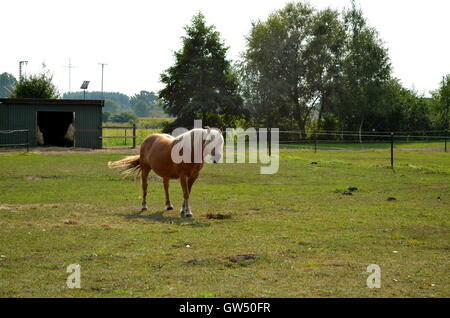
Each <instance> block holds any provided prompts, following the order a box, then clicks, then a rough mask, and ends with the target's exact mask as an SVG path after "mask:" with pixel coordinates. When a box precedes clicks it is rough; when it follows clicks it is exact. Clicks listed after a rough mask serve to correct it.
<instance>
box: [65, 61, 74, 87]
mask: <svg viewBox="0 0 450 318" xmlns="http://www.w3.org/2000/svg"><path fill="white" fill-rule="evenodd" d="M65 67H67V68H68V69H69V93H70V92H71V91H72V89H71V87H72V85H71V83H72V73H71V71H72V68H74V67H75V66H73V65H72V63H71V61H70V57H69V64H68V65H65Z"/></svg>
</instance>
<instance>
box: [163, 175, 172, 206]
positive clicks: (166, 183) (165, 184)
mask: <svg viewBox="0 0 450 318" xmlns="http://www.w3.org/2000/svg"><path fill="white" fill-rule="evenodd" d="M163 182H164V192H165V193H166V202H165V205H166V209H167V210H173V205H172V203H171V202H170V196H169V182H170V179H169V178H164V179H163Z"/></svg>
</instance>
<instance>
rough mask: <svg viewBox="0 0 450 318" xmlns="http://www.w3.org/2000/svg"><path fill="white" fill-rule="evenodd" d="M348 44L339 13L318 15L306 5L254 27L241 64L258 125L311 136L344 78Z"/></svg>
mask: <svg viewBox="0 0 450 318" xmlns="http://www.w3.org/2000/svg"><path fill="white" fill-rule="evenodd" d="M345 38H346V34H345V29H344V25H343V23H342V21H341V20H340V16H339V12H337V11H335V10H331V9H326V10H323V11H317V10H315V9H314V8H313V7H312V6H310V5H309V4H307V3H302V2H297V3H288V4H287V5H286V6H285V7H284V8H283V9H281V10H278V11H276V12H274V13H272V14H271V15H270V16H269V17H268V19H267V20H266V21H258V22H256V23H254V24H253V26H252V29H251V31H250V34H249V36H248V37H247V50H246V51H245V53H244V55H243V61H242V63H241V64H240V75H241V84H242V85H241V89H242V93H243V96H244V98H245V101H246V107H248V108H249V109H250V111H251V112H252V114H255V115H256V116H255V117H254V121H255V123H254V124H255V125H258V124H264V125H268V126H273V125H279V126H281V127H286V128H290V129H292V128H298V129H300V131H302V132H304V133H305V132H306V125H307V123H308V121H309V120H310V119H311V117H312V115H313V114H315V113H317V112H318V114H319V115H318V116H319V122H320V119H321V117H322V113H323V112H324V111H326V109H327V107H326V104H327V100H330V99H332V96H333V94H334V90H335V87H336V82H337V80H336V78H338V77H339V76H340V73H341V70H340V66H341V60H342V59H343V54H344V52H343V50H344V44H345ZM329 107H331V106H329ZM329 107H328V108H329Z"/></svg>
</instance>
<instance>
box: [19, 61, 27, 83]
mask: <svg viewBox="0 0 450 318" xmlns="http://www.w3.org/2000/svg"><path fill="white" fill-rule="evenodd" d="M22 64H25V65H27V64H28V61H20V62H19V81H20V80H21V79H22Z"/></svg>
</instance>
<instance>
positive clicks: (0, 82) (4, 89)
mask: <svg viewBox="0 0 450 318" xmlns="http://www.w3.org/2000/svg"><path fill="white" fill-rule="evenodd" d="M16 83H17V80H16V78H15V77H14V76H13V75H12V74H9V73H2V74H0V98H1V97H3V98H5V97H9V96H10V95H11V91H12V89H13V87H14V85H16Z"/></svg>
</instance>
